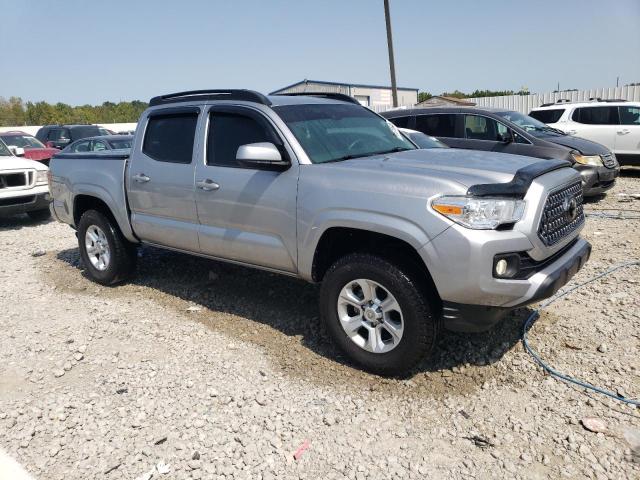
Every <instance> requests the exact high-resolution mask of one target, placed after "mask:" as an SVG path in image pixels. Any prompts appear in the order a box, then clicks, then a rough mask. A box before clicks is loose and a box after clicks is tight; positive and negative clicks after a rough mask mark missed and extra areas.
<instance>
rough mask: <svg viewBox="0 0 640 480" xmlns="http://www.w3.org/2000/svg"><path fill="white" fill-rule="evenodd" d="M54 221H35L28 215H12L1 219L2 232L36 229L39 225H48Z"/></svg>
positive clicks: (0, 230)
mask: <svg viewBox="0 0 640 480" xmlns="http://www.w3.org/2000/svg"><path fill="white" fill-rule="evenodd" d="M52 221H53V219H51V218H48V219H46V220H33V219H31V217H29V216H28V215H27V214H20V215H12V216H10V217H0V232H5V231H9V230H20V229H21V228H26V227H34V226H38V225H46V224H47V223H50V222H52Z"/></svg>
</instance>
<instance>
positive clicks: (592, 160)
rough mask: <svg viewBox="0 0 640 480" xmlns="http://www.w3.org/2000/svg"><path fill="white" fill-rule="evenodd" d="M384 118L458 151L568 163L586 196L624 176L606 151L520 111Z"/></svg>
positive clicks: (417, 112)
mask: <svg viewBox="0 0 640 480" xmlns="http://www.w3.org/2000/svg"><path fill="white" fill-rule="evenodd" d="M382 115H383V116H384V117H385V118H388V119H389V120H390V121H391V122H393V123H394V124H395V125H397V126H398V127H403V128H411V129H414V130H419V131H421V132H423V133H425V134H427V135H432V136H434V137H436V138H438V139H439V140H441V141H442V142H444V143H446V144H447V145H449V146H450V147H454V148H466V149H470V150H489V151H492V152H503V153H513V154H517V155H526V156H530V157H537V158H542V159H563V160H568V161H569V162H571V163H572V165H573V166H574V168H575V169H576V170H578V172H580V175H581V176H582V187H583V189H584V195H585V196H593V195H599V194H601V193H603V192H606V191H607V190H609V189H610V188H612V187H613V186H614V185H615V180H616V178H617V176H618V175H619V173H620V165H619V164H618V162H617V160H616V158H615V156H614V155H613V154H612V153H611V152H610V151H609V149H607V148H606V147H604V146H602V145H600V144H598V143H595V142H591V141H589V140H584V139H582V138H576V137H572V136H569V135H567V134H565V133H564V132H561V131H559V130H556V129H553V128H551V127H549V126H548V125H545V124H543V123H541V122H539V121H538V120H536V119H535V118H531V117H528V116H527V115H523V114H521V113H518V112H513V111H509V110H499V109H495V110H494V109H485V108H477V107H466V108H465V107H450V108H410V109H405V110H390V111H387V112H384V113H382Z"/></svg>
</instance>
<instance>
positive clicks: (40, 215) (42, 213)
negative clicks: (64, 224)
mask: <svg viewBox="0 0 640 480" xmlns="http://www.w3.org/2000/svg"><path fill="white" fill-rule="evenodd" d="M27 215H29V218H30V219H31V220H35V221H36V222H44V221H45V220H48V219H49V218H51V212H50V211H49V208H43V209H42V210H32V211H30V212H27Z"/></svg>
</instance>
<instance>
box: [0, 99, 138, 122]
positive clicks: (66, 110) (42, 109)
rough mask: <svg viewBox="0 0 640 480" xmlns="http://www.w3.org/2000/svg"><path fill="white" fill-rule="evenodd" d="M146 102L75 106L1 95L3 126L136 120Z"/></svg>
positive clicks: (0, 118) (0, 111)
mask: <svg viewBox="0 0 640 480" xmlns="http://www.w3.org/2000/svg"><path fill="white" fill-rule="evenodd" d="M147 106H148V104H147V103H146V102H141V101H138V100H134V101H132V102H118V103H113V102H104V103H103V104H102V105H78V106H71V105H67V104H66V103H61V102H58V103H56V104H50V103H47V102H26V103H25V102H23V101H22V99H21V98H20V97H10V98H9V99H8V100H7V99H6V98H4V97H0V126H2V127H14V126H16V127H19V126H22V125H52V124H54V125H55V124H72V123H133V122H137V121H138V117H140V114H141V113H142V112H143V111H144V110H145V109H146V108H147Z"/></svg>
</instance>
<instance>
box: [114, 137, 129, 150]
mask: <svg viewBox="0 0 640 480" xmlns="http://www.w3.org/2000/svg"><path fill="white" fill-rule="evenodd" d="M109 145H111V148H115V149H118V148H131V140H130V139H122V140H109Z"/></svg>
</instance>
